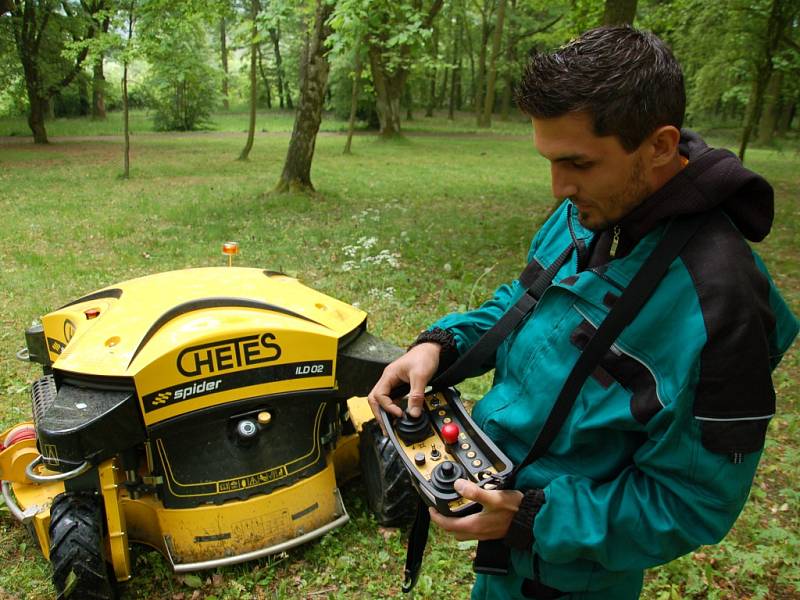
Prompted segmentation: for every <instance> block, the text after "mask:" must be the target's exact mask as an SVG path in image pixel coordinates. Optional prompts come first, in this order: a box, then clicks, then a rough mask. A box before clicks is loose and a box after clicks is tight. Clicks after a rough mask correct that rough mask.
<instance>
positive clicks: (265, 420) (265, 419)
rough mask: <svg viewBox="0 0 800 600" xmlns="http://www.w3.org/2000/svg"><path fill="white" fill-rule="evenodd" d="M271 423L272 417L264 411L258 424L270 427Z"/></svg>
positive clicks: (259, 414) (259, 416)
mask: <svg viewBox="0 0 800 600" xmlns="http://www.w3.org/2000/svg"><path fill="white" fill-rule="evenodd" d="M270 421H272V415H271V414H269V413H268V412H267V411H265V410H263V411H261V412H260V413H258V423H259V424H260V425H268V424H269V422H270Z"/></svg>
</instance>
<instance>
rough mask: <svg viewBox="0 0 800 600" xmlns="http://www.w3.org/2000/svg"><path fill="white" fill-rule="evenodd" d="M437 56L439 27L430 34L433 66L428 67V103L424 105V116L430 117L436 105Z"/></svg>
mask: <svg viewBox="0 0 800 600" xmlns="http://www.w3.org/2000/svg"><path fill="white" fill-rule="evenodd" d="M438 58H439V28H438V27H434V28H433V34H432V35H431V62H433V66H432V67H431V69H430V74H429V83H430V85H429V92H428V94H429V95H428V105H427V106H426V107H425V116H426V117H432V116H433V109H434V106H435V105H436V75H437V68H436V62H437V60H438Z"/></svg>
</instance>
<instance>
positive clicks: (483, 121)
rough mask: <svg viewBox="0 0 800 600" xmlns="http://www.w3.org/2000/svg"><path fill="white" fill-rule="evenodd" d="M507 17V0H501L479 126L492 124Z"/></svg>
mask: <svg viewBox="0 0 800 600" xmlns="http://www.w3.org/2000/svg"><path fill="white" fill-rule="evenodd" d="M505 18H506V0H500V3H499V4H498V6H497V22H496V23H495V25H494V35H493V36H492V57H491V58H490V59H489V78H488V79H487V81H486V97H485V100H484V104H483V115H482V116H481V117H480V118H479V119H478V126H479V127H491V126H492V111H493V110H494V92H495V84H496V83H497V57H498V56H499V55H500V44H501V43H502V41H503V24H504V21H505Z"/></svg>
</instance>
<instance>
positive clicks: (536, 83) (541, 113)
mask: <svg viewBox="0 0 800 600" xmlns="http://www.w3.org/2000/svg"><path fill="white" fill-rule="evenodd" d="M516 101H517V105H518V106H519V107H520V109H521V110H522V111H523V112H524V113H526V114H527V115H529V116H531V117H535V118H542V119H547V118H552V117H560V116H562V115H564V114H566V113H570V112H578V111H585V112H587V113H589V114H590V115H591V117H592V118H593V119H594V131H595V134H596V135H598V136H605V135H616V136H617V137H618V138H619V140H620V142H621V144H622V146H623V148H625V150H627V151H628V152H633V151H634V150H635V149H636V148H638V147H639V145H640V144H641V143H642V141H644V139H645V138H646V137H647V136H648V135H650V134H651V133H652V132H653V131H654V130H655V129H656V128H657V127H661V126H663V125H674V126H675V127H677V128H678V129H680V127H681V125H682V124H683V114H684V111H685V108H686V92H685V90H684V86H683V73H682V72H681V67H680V65H679V64H678V61H677V60H675V57H674V56H673V54H672V52H671V51H670V49H669V48H668V47H667V45H666V44H665V43H664V42H662V41H661V40H660V39H659V38H657V37H656V36H655V35H654V34H652V33H650V32H649V31H640V30H638V29H634V28H633V27H630V26H627V25H624V26H615V27H598V28H596V29H591V30H589V31H587V32H586V33H584V34H583V35H581V36H580V37H579V38H578V39H576V40H573V41H572V42H570V43H568V44H566V45H564V46H562V47H561V48H559V49H558V50H556V51H555V52H553V53H552V54H546V53H539V52H534V53H532V54H531V57H530V60H529V61H528V64H527V66H526V67H525V72H524V74H523V76H522V81H521V82H520V85H519V87H518V88H517V90H516Z"/></svg>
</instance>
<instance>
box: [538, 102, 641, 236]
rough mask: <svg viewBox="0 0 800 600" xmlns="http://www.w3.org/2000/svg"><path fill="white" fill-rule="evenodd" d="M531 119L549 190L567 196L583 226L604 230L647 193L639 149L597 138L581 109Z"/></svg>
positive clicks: (616, 139)
mask: <svg viewBox="0 0 800 600" xmlns="http://www.w3.org/2000/svg"><path fill="white" fill-rule="evenodd" d="M532 121H533V137H534V145H535V146H536V149H537V150H538V151H539V154H541V155H542V156H544V157H545V158H546V159H547V160H549V161H550V174H551V178H552V185H553V195H554V196H555V197H556V198H558V199H562V200H563V199H564V198H569V199H570V200H572V202H573V204H575V206H576V208H577V209H578V217H579V220H580V222H581V225H583V226H584V227H586V228H587V229H591V230H592V231H602V230H604V229H607V228H608V227H609V226H611V225H613V224H614V223H616V222H617V221H619V220H620V219H621V218H622V217H624V216H625V215H627V214H628V213H629V212H630V211H631V210H632V209H633V208H634V207H636V206H637V205H638V204H639V203H640V202H642V200H644V199H645V198H646V197H647V196H649V195H650V194H651V193H652V186H651V185H650V184H649V183H648V182H649V181H650V179H649V177H648V167H647V165H646V164H645V160H644V157H643V154H642V152H641V151H640V150H641V149H637V150H634V151H633V152H630V153H629V152H627V151H626V150H625V149H624V148H623V147H622V144H621V143H620V141H619V139H618V138H617V137H616V136H614V135H609V136H604V137H597V136H596V135H595V133H594V128H593V125H594V124H593V121H592V118H591V117H590V116H589V115H588V114H587V113H584V112H577V113H567V114H565V115H562V116H560V117H553V118H551V119H537V118H534V119H532Z"/></svg>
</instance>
